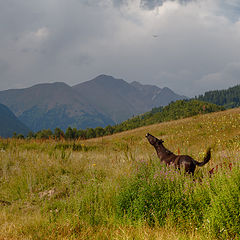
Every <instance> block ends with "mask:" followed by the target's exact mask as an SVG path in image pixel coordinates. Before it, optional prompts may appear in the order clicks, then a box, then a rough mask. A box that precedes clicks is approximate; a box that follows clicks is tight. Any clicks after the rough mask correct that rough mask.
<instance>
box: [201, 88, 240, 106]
mask: <svg viewBox="0 0 240 240" xmlns="http://www.w3.org/2000/svg"><path fill="white" fill-rule="evenodd" d="M196 99H198V100H200V101H205V102H210V103H214V104H217V105H220V106H223V107H224V108H226V109H229V108H235V107H240V85H237V86H234V87H231V88H229V89H226V90H215V91H209V92H206V93H205V94H204V95H200V96H199V97H197V98H196Z"/></svg>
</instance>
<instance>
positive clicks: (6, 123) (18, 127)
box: [0, 104, 30, 138]
mask: <svg viewBox="0 0 240 240" xmlns="http://www.w3.org/2000/svg"><path fill="white" fill-rule="evenodd" d="M0 116H1V117H0V136H1V137H4V138H7V137H12V136H13V133H14V132H16V133H22V134H27V133H28V132H29V131H30V129H29V128H27V127H26V126H25V125H24V124H23V123H22V122H21V121H20V120H19V119H18V118H17V117H16V116H15V115H14V114H13V113H12V112H11V111H10V110H9V109H8V108H7V107H6V106H5V105H3V104H0Z"/></svg>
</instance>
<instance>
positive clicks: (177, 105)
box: [33, 99, 224, 139]
mask: <svg viewBox="0 0 240 240" xmlns="http://www.w3.org/2000/svg"><path fill="white" fill-rule="evenodd" d="M222 110H224V108H223V107H222V106H217V105H215V104H212V103H207V102H202V101H199V100H193V99H192V100H178V101H176V102H173V103H170V104H169V105H168V106H165V107H159V108H154V109H152V111H150V112H147V113H145V114H142V115H139V116H137V117H133V118H130V119H129V120H127V121H124V122H122V123H120V124H117V125H115V126H110V125H108V126H106V127H105V128H101V127H97V128H95V129H93V128H88V129H86V130H82V129H78V130H77V129H76V128H75V129H72V128H68V129H67V130H66V132H65V133H64V132H61V131H58V132H57V133H52V132H51V131H47V130H42V131H41V132H38V133H37V134H36V135H35V136H33V137H36V138H47V139H48V138H49V137H53V138H59V137H60V135H61V136H62V137H65V138H66V139H89V138H95V137H102V136H106V135H111V134H113V133H118V132H123V131H127V130H131V129H135V128H138V127H142V126H147V125H151V124H155V123H161V122H166V121H170V120H177V119H182V118H187V117H191V116H195V115H199V114H206V113H211V112H218V111H222ZM60 132H61V134H60Z"/></svg>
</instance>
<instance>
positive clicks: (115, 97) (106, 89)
mask: <svg viewBox="0 0 240 240" xmlns="http://www.w3.org/2000/svg"><path fill="white" fill-rule="evenodd" d="M73 89H75V90H76V91H78V92H79V93H80V95H81V96H83V97H84V99H86V101H87V102H88V103H90V104H91V105H93V106H96V108H97V109H98V110H99V111H101V112H102V113H104V114H107V116H108V117H110V118H111V119H112V120H113V121H114V122H115V123H119V122H122V121H124V120H126V119H128V118H129V117H132V116H133V115H138V114H141V113H144V112H146V111H149V110H150V109H152V108H153V107H156V106H165V105H167V104H169V103H170V102H171V101H175V100H178V99H184V98H186V97H184V96H180V95H177V94H176V93H174V92H173V91H171V90H170V89H168V88H163V89H161V88H159V87H156V86H152V85H142V84H140V83H138V82H132V83H131V84H129V83H127V82H126V81H124V80H122V79H116V78H113V77H111V76H107V75H100V76H98V77H96V78H94V79H93V80H90V81H87V82H84V83H80V84H78V85H76V86H73Z"/></svg>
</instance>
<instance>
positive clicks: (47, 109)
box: [0, 74, 185, 131]
mask: <svg viewBox="0 0 240 240" xmlns="http://www.w3.org/2000/svg"><path fill="white" fill-rule="evenodd" d="M136 83H137V82H135V86H134V84H131V83H128V82H126V81H125V80H123V79H117V78H114V77H112V76H108V75H104V74H102V75H99V76H97V77H96V78H94V79H91V80H89V81H86V82H83V83H79V84H76V85H74V86H69V85H68V84H66V83H64V82H55V83H41V84H37V85H34V86H31V87H29V88H23V89H9V90H5V91H0V103H2V104H4V105H6V106H7V107H9V109H11V111H13V113H14V114H15V115H16V116H17V117H18V118H19V119H20V120H21V121H22V122H23V123H25V124H26V125H27V126H28V127H29V128H31V129H33V131H38V130H41V129H43V128H50V129H52V130H53V129H54V128H56V127H59V128H62V129H63V130H66V128H67V127H68V126H71V127H76V128H83V129H85V128H91V127H97V126H101V127H104V126H107V125H114V124H117V123H120V122H122V121H124V120H126V119H128V118H130V117H132V116H134V115H138V114H141V113H144V112H147V111H149V110H151V109H152V108H153V107H157V106H160V105H162V106H165V105H167V104H168V103H169V102H171V101H175V100H179V99H184V98H185V97H184V96H180V95H177V94H175V93H174V92H173V91H171V90H170V89H169V90H168V88H162V89H161V88H159V87H157V86H154V85H143V84H141V83H138V84H137V85H138V86H136ZM140 88H142V90H140ZM147 89H148V92H147V94H145V91H147ZM153 97H154V98H153ZM152 99H153V100H152Z"/></svg>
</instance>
